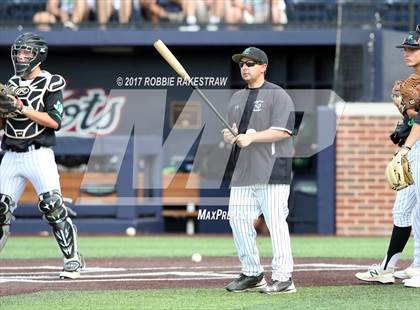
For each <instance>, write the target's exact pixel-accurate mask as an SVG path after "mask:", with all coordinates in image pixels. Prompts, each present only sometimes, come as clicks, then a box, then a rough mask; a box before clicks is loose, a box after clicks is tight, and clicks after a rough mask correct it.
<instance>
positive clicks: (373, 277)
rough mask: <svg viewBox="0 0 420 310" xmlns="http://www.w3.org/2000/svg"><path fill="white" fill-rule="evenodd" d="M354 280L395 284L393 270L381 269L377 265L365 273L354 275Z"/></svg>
mask: <svg viewBox="0 0 420 310" xmlns="http://www.w3.org/2000/svg"><path fill="white" fill-rule="evenodd" d="M355 276H356V278H358V279H359V280H362V281H366V282H379V283H384V284H386V283H395V278H394V268H387V269H386V270H384V269H382V267H381V266H379V265H373V266H371V267H369V269H368V271H366V272H358V273H356V275H355Z"/></svg>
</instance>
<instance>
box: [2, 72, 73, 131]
mask: <svg viewBox="0 0 420 310" xmlns="http://www.w3.org/2000/svg"><path fill="white" fill-rule="evenodd" d="M9 85H10V86H11V87H12V88H13V90H14V91H15V94H16V95H17V96H18V98H19V99H20V100H22V102H23V104H24V105H25V106H30V107H32V108H33V109H34V110H36V111H39V112H46V111H47V109H48V107H47V104H46V102H44V99H45V97H46V95H47V94H48V92H56V91H59V90H61V89H63V88H64V87H65V85H66V82H65V80H64V78H63V77H62V76H60V75H52V74H50V73H49V72H47V71H42V72H41V74H39V75H38V76H37V77H36V78H35V79H33V80H28V81H27V80H24V79H21V78H20V77H18V76H13V77H12V78H11V79H10V80H9ZM44 130H45V127H44V126H42V125H39V124H37V123H35V122H34V121H32V120H31V119H29V118H27V117H26V116H25V115H18V116H17V117H15V118H8V119H7V120H6V124H5V128H4V133H5V135H6V136H7V137H9V138H13V139H30V138H33V137H36V136H38V135H40V134H41V133H42V132H43V131H44Z"/></svg>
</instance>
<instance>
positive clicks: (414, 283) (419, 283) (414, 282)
mask: <svg viewBox="0 0 420 310" xmlns="http://www.w3.org/2000/svg"><path fill="white" fill-rule="evenodd" d="M404 286H405V287H418V288H420V274H419V275H417V276H414V277H412V278H410V279H405V280H404Z"/></svg>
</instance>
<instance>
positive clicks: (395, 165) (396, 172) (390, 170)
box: [385, 153, 414, 191]
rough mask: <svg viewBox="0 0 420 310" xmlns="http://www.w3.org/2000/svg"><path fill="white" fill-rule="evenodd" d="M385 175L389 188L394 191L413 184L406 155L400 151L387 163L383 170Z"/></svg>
mask: <svg viewBox="0 0 420 310" xmlns="http://www.w3.org/2000/svg"><path fill="white" fill-rule="evenodd" d="M385 177H386V179H387V181H388V184H389V186H390V187H391V189H393V190H396V191H399V190H401V189H403V188H406V187H407V186H410V185H412V184H414V180H413V175H412V174H411V170H410V163H409V162H408V160H407V157H405V156H402V155H401V154H400V153H397V154H396V155H395V156H394V158H393V159H392V160H391V161H390V162H389V163H388V165H387V167H386V170H385Z"/></svg>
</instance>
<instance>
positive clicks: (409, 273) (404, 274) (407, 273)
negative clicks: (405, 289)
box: [394, 265, 420, 279]
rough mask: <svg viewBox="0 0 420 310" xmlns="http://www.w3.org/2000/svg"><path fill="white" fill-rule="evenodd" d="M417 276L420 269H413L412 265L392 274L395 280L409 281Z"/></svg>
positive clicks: (419, 273)
mask: <svg viewBox="0 0 420 310" xmlns="http://www.w3.org/2000/svg"><path fill="white" fill-rule="evenodd" d="M417 275H420V267H414V266H413V265H411V266H409V267H407V268H405V269H404V270H400V271H395V272H394V277H395V278H397V279H410V278H412V277H415V276H417Z"/></svg>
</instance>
